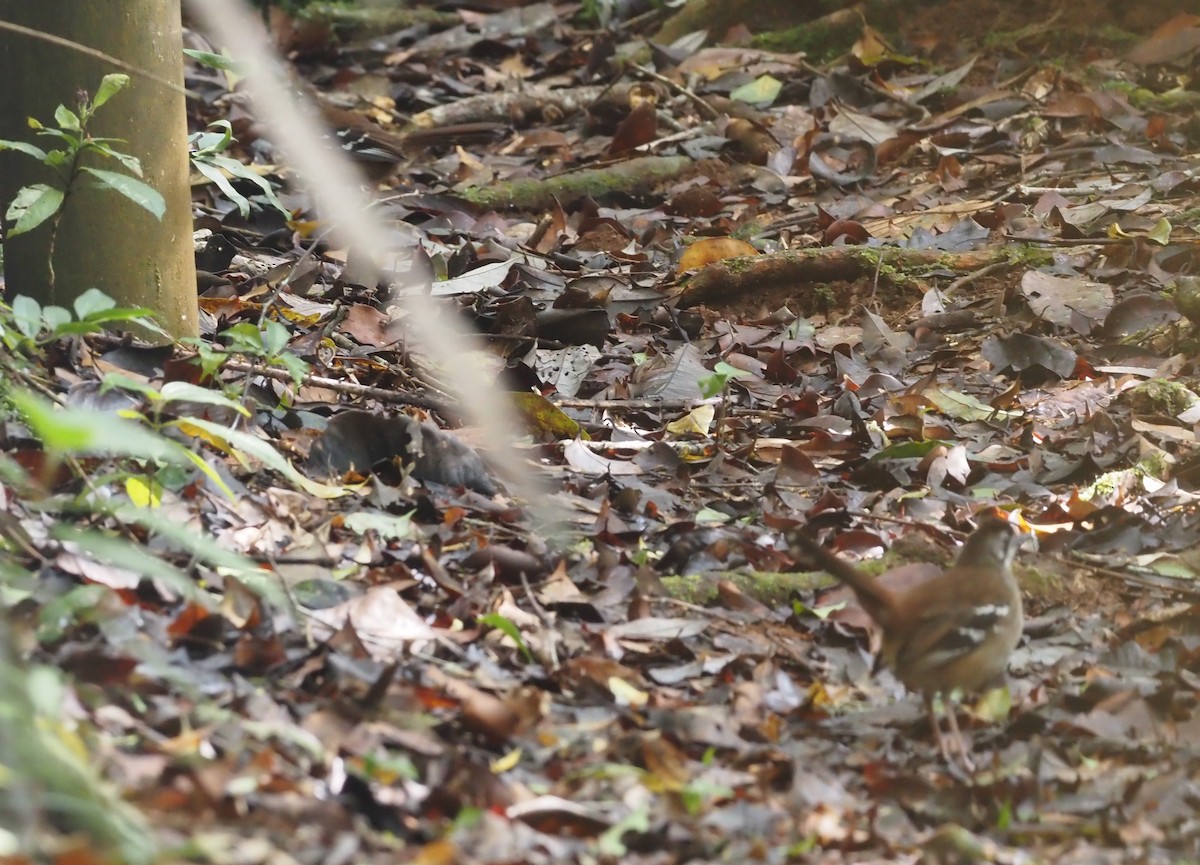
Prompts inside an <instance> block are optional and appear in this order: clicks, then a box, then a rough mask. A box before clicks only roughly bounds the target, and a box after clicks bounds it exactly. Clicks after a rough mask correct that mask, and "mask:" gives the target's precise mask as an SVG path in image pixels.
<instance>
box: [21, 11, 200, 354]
mask: <svg viewBox="0 0 1200 865" xmlns="http://www.w3.org/2000/svg"><path fill="white" fill-rule="evenodd" d="M65 7H69V8H65ZM0 19H4V20H6V21H9V22H12V23H14V24H19V25H22V26H25V27H28V28H30V29H33V30H37V31H39V32H42V33H48V34H52V35H54V36H59V37H62V38H64V39H68V40H71V41H72V42H77V43H81V44H83V45H86V46H88V47H89V48H93V49H95V50H97V51H102V52H104V53H105V54H109V55H112V56H114V57H116V58H118V59H120V60H122V61H124V62H125V63H127V64H129V65H130V66H131V67H133V68H134V69H136V70H144V71H146V72H148V73H150V74H151V75H153V76H156V77H157V78H158V79H160V81H161V80H165V81H169V82H173V83H175V84H176V85H178V89H172V88H170V87H168V86H166V85H165V84H163V83H160V81H156V80H153V79H151V78H148V77H145V76H142V75H138V74H137V73H136V72H132V73H131V74H132V81H131V83H130V85H129V86H128V87H127V88H125V89H124V90H122V91H121V92H120V93H118V94H116V95H115V96H114V97H113V98H112V99H111V100H110V101H109V102H107V103H106V104H105V105H103V106H102V107H101V108H100V109H98V111H97V113H96V116H95V119H94V120H93V121H92V123H91V125H90V126H89V132H90V133H91V134H92V135H93V136H102V137H111V138H118V139H124V142H123V143H118V144H116V145H115V147H116V149H118V150H121V151H123V152H125V153H129V154H132V155H134V156H136V157H138V159H140V160H141V163H142V171H143V176H142V179H143V180H144V181H145V182H146V183H148V184H149V185H150V186H153V187H154V188H155V189H156V190H158V192H159V193H160V194H161V195H162V196H163V198H164V199H166V204H167V208H166V213H165V215H164V216H163V218H162V221H161V222H160V221H159V220H158V219H156V218H155V217H154V216H153V215H152V214H150V213H149V212H147V211H146V210H144V209H142V208H141V207H139V206H138V205H136V204H134V203H133V202H131V201H128V200H126V199H125V198H124V197H123V196H121V195H119V194H118V193H116V192H113V191H112V190H109V189H95V188H90V186H91V185H90V184H86V183H85V184H81V187H80V188H78V189H77V190H73V191H72V192H71V194H70V195H69V196H68V198H67V200H66V202H65V204H64V211H63V218H62V221H61V224H60V226H59V228H58V233H57V237H56V239H55V241H54V249H53V275H54V277H53V280H51V278H50V275H51V269H50V266H49V265H50V260H49V252H50V238H51V222H52V220H48V221H47V222H44V223H42V225H40V226H39V227H38V228H36V229H34V230H33V231H31V232H29V233H27V234H22V235H19V236H17V237H14V238H9V239H7V241H6V242H5V247H4V270H5V279H6V283H7V293H8V296H9V298H11V297H13V296H14V295H17V294H26V295H29V296H31V297H34V298H36V299H37V300H38V301H40V302H41V303H42V304H43V305H46V304H50V303H53V304H57V305H59V306H65V307H67V308H68V309H69V308H71V301H72V300H73V299H74V298H75V297H77V296H78V295H79V294H81V293H82V292H83V291H84V290H86V289H88V288H91V287H96V288H99V289H100V290H101V291H103V292H104V293H105V294H107V295H108V296H109V297H111V298H113V299H114V300H116V301H117V304H118V305H119V306H123V307H138V306H144V307H148V308H150V309H152V310H154V312H155V316H156V318H157V319H158V321H159V323H160V324H162V325H163V326H164V327H165V328H166V329H167V330H168V331H170V332H171V333H173V334H175V335H177V336H188V335H195V334H196V333H197V327H198V315H197V307H196V271H195V260H194V256H193V250H192V240H191V238H192V219H191V191H190V188H189V185H188V158H187V124H186V117H185V113H184V98H183V93H182V85H183V55H182V53H181V52H182V36H181V24H180V20H181V19H180V9H179V0H121V2H119V3H109V2H104V0H78V2H74V3H70V4H65V5H64V4H62V3H56V2H41V3H30V2H27V0H0ZM128 71H129V70H126V69H121V68H118V67H116V66H115V65H114V64H112V63H110V62H108V61H106V60H102V59H99V58H96V57H92V56H88V55H85V54H83V53H81V52H79V51H77V50H75V49H72V48H67V47H63V46H60V45H55V44H50V43H48V42H45V41H43V40H40V39H35V38H34V37H31V36H26V35H21V34H16V33H11V32H7V31H0V80H2V81H4V86H3V88H0V138H6V139H14V140H24V141H28V142H30V143H33V144H35V145H37V146H38V147H40V148H42V149H43V150H50V149H53V148H55V147H56V146H57V144H56V142H55V140H54V139H52V138H49V137H46V136H39V135H35V134H34V131H33V130H31V129H30V128H29V126H28V124H27V118H29V117H36V118H37V119H38V120H40V121H41V122H42V123H43V124H45V125H46V126H55V125H57V124H56V123H55V122H54V110H55V108H56V107H57V106H58V105H59V104H62V105H66V106H67V107H69V108H75V107H77V105H78V97H77V96H76V94H77V92H78V91H80V90H84V91H87V92H88V93H89V94H93V95H94V94H95V92H96V88H97V87H98V86H99V84H100V79H101V78H102V77H103V76H104V75H106V74H108V73H112V72H128ZM0 155H2V156H3V160H2V161H0V213H3V212H4V211H6V210H7V209H8V205H9V202H11V201H12V199H13V196H14V195H15V194H16V192H17V190H18V189H20V188H21V187H23V186H26V185H28V184H31V183H38V182H46V181H47V180H48V178H49V176H50V175H49V172H48V171H47V169H45V168H44V167H43V166H42V165H41V164H40V163H38V162H37V160H35V159H33V158H31V157H29V156H27V155H24V154H19V153H14V152H5V153H3V154H0ZM84 164H86V165H90V166H92V167H94V168H99V169H104V170H108V171H118V172H123V171H124V169H123V168H122V167H121V166H120V165H119V164H118V163H117V162H115V161H113V160H111V159H100V158H96V154H92V155H90V156H89V157H88V158H87V159H86V160H85V163H84Z"/></svg>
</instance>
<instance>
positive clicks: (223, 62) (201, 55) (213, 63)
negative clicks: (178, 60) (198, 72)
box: [183, 48, 238, 72]
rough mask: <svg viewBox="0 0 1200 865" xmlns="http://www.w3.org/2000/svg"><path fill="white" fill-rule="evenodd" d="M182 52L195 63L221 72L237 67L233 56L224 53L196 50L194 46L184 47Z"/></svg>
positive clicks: (234, 69)
mask: <svg viewBox="0 0 1200 865" xmlns="http://www.w3.org/2000/svg"><path fill="white" fill-rule="evenodd" d="M183 53H184V54H186V55H187V56H188V57H191V58H192V59H193V60H195V61H196V62H197V63H202V64H204V65H205V66H209V67H211V68H213V69H219V70H221V71H222V72H227V71H230V70H233V71H236V70H237V68H238V67H237V64H236V63H235V62H234V60H233V58H232V57H226V56H225V55H224V54H214V53H212V52H211V51H198V50H197V49H195V48H184V49H183Z"/></svg>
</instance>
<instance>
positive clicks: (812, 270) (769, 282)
mask: <svg viewBox="0 0 1200 865" xmlns="http://www.w3.org/2000/svg"><path fill="white" fill-rule="evenodd" d="M1008 257H1009V256H1008V253H1006V252H1005V251H1004V250H1003V249H982V250H978V251H972V252H957V253H956V252H943V251H941V250H936V249H899V248H895V247H892V248H873V249H866V248H863V247H824V248H820V249H797V250H789V251H787V252H779V253H774V254H771V255H762V256H756V257H753V258H729V259H725V260H724V261H718V262H716V263H714V264H710V265H709V266H708V267H705V268H704V269H703V270H701V271H700V272H699V273H697V274H696V275H695V276H693V277H692V279H691V281H690V282H689V283H688V284H687V286H686V287H685V288H684V289H683V291H682V292H681V293H680V294H679V301H678V305H679V307H680V308H686V307H689V306H697V305H699V304H701V303H707V304H712V303H721V302H726V301H729V300H731V299H736V298H744V297H746V296H747V295H750V294H752V293H753V292H765V291H768V290H771V289H775V288H786V287H788V286H793V287H796V288H797V289H799V288H800V287H802V286H804V285H806V284H810V283H821V282H833V281H837V280H845V281H850V280H855V279H862V278H863V277H869V276H871V275H873V274H874V273H875V272H876V271H877V270H879V269H880V268H886V269H888V270H901V271H905V272H908V274H909V275H910V276H911V275H913V274H912V273H911V271H914V270H918V269H920V268H927V267H933V266H937V267H939V268H944V269H947V270H952V271H958V272H964V273H965V272H969V271H973V270H977V269H979V268H981V267H986V266H988V265H991V264H996V263H997V262H1003V261H1005V260H1007V259H1008Z"/></svg>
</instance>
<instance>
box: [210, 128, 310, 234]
mask: <svg viewBox="0 0 1200 865" xmlns="http://www.w3.org/2000/svg"><path fill="white" fill-rule="evenodd" d="M208 128H209V131H208V132H194V133H192V134H191V135H189V136H188V146H189V147H190V148H191V158H192V167H193V168H195V169H196V170H197V171H198V172H200V173H201V174H203V175H204V176H205V177H207V178H208V179H209V180H211V181H212V182H213V183H215V184H216V185H217V188H218V189H220V190H221V191H222V192H224V193H225V195H226V196H228V198H229V200H230V201H232V202H233V203H234V204H236V205H237V208H238V211H239V212H240V213H241V214H242V215H243V216H245V215H246V214H248V213H249V212H250V206H251V204H255V203H257V202H254V201H252V200H251V199H248V198H246V196H244V195H242V194H241V193H240V192H238V191H237V189H235V188H234V186H233V184H232V183H230V182H229V179H230V178H231V177H232V178H234V179H237V180H245V181H247V182H248V183H252V184H254V185H255V186H257V187H258V188H259V190H261V191H262V197H263V198H265V199H266V201H267V203H268V204H269V205H271V207H274V208H275V209H276V210H278V211H279V212H280V213H282V214H283V215H284V216H289V215H290V214H289V213H288V211H287V208H285V207H284V206H283V204H281V203H280V201H279V199H278V198H277V197H276V196H275V190H274V189H272V188H271V184H270V183H269V182H268V181H267V179H266V178H265V177H262V176H261V175H259V174H256V173H255V171H254V169H253V168H251V167H250V166H248V165H243V164H242V163H241V162H238V161H237V160H236V159H233V158H232V157H229V156H226V155H225V151H227V150H228V149H229V145H230V144H232V143H233V142H234V141H236V140H237V139H235V138H234V137H233V127H231V126H230V125H229V121H228V120H218V121H216V122H215V123H210V124H209V125H208Z"/></svg>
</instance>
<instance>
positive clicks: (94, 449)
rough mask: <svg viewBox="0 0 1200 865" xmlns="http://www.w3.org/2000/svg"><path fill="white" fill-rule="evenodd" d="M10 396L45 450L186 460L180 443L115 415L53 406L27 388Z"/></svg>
mask: <svg viewBox="0 0 1200 865" xmlns="http://www.w3.org/2000/svg"><path fill="white" fill-rule="evenodd" d="M9 398H10V399H11V400H12V402H13V405H14V406H15V407H16V409H17V411H19V412H20V413H21V414H22V415H23V416H24V419H25V422H26V423H27V424H28V425H29V428H30V430H32V431H33V434H34V435H35V436H36V437H37V438H38V439H39V440H40V441H41V442H42V444H43V445H44V446H45V448H46V450H48V451H51V452H55V453H59V454H70V455H79V456H91V455H97V456H126V457H133V458H135V459H140V460H154V461H156V462H163V463H182V462H185V461H186V460H187V456H186V454H187V449H186V448H184V446H183V445H181V444H179V443H178V442H174V441H171V440H170V439H168V438H166V437H164V436H161V435H159V434H158V433H154V432H151V431H150V430H148V429H146V428H145V427H143V426H142V425H141V424H138V423H134V422H133V421H130V420H126V419H124V418H121V417H118V416H116V415H113V414H107V413H105V412H98V411H89V410H87V409H79V408H65V409H58V410H55V408H54V407H53V405H51V404H50V403H49V402H47V401H45V400H43V399H42V398H41V397H38V396H34V395H33V394H31V393H29V392H27V391H13V392H12V393H11V394H10V395H9Z"/></svg>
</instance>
